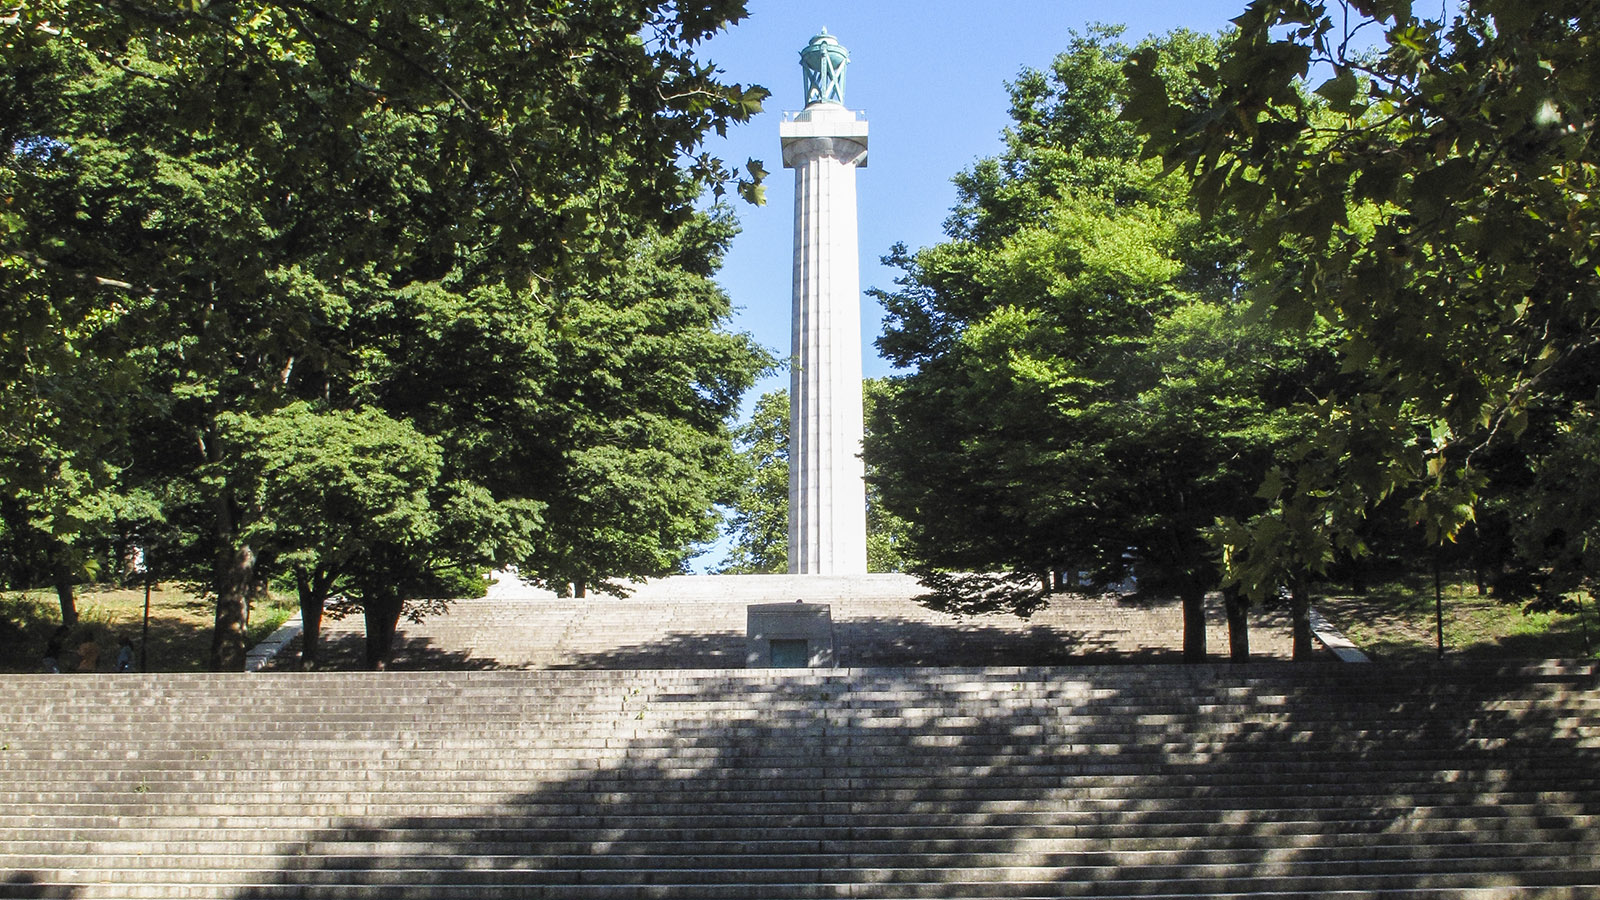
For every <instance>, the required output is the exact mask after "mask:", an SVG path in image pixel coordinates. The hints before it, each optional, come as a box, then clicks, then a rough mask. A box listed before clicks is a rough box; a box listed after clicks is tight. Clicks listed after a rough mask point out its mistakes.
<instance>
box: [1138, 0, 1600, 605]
mask: <svg viewBox="0 0 1600 900" xmlns="http://www.w3.org/2000/svg"><path fill="white" fill-rule="evenodd" d="M1235 23H1236V24H1237V25H1238V30H1237V32H1236V33H1235V34H1234V35H1233V36H1231V37H1230V38H1229V39H1228V40H1226V41H1225V42H1224V44H1223V47H1222V50H1221V53H1220V54H1219V57H1218V59H1217V61H1216V63H1215V64H1214V65H1207V66H1203V67H1200V68H1199V69H1198V70H1197V72H1196V74H1195V84H1189V83H1178V82H1176V81H1174V79H1172V78H1171V77H1170V75H1169V74H1168V73H1166V72H1165V71H1164V70H1163V69H1162V61H1161V59H1160V57H1159V56H1158V55H1156V54H1153V53H1149V52H1144V53H1141V54H1140V55H1138V56H1137V57H1136V58H1135V59H1134V60H1133V62H1132V65H1131V66H1130V67H1129V77H1130V81H1131V84H1132V86H1133V92H1132V98H1133V99H1132V100H1131V102H1130V104H1129V114H1130V116H1131V117H1132V118H1133V119H1135V120H1137V121H1138V123H1139V127H1140V129H1141V131H1142V132H1143V133H1144V134H1145V135H1146V136H1147V143H1146V145H1145V146H1146V152H1147V154H1149V155H1152V156H1156V157H1159V158H1160V159H1161V160H1162V161H1163V162H1164V164H1165V166H1166V167H1167V168H1168V169H1172V170H1176V171H1181V172H1182V173H1184V174H1185V175H1186V176H1187V177H1188V178H1189V179H1191V183H1192V192H1193V195H1194V197H1195V199H1196V202H1197V204H1198V205H1199V207H1200V208H1201V209H1203V210H1207V211H1212V210H1222V211H1228V212H1230V213H1231V214H1234V215H1238V216H1240V217H1243V218H1246V219H1249V220H1252V221H1258V222H1260V223H1261V226H1262V227H1260V228H1258V229H1255V230H1253V231H1251V232H1249V234H1248V240H1249V244H1248V249H1249V261H1250V268H1251V270H1252V272H1254V273H1255V274H1256V276H1257V277H1258V278H1259V284H1260V287H1259V289H1258V290H1257V291H1256V292H1255V295H1254V296H1255V303H1256V305H1257V307H1258V308H1259V310H1260V311H1261V312H1262V313H1263V314H1266V315H1269V316H1270V317H1271V318H1272V319H1273V320H1274V321H1276V322H1278V323H1280V324H1282V325H1286V326H1291V327H1308V326H1310V325H1311V324H1312V323H1315V322H1321V323H1324V324H1325V325H1326V326H1327V327H1329V328H1331V329H1333V330H1335V331H1336V332H1337V333H1338V335H1339V344H1338V351H1339V354H1340V358H1341V361H1342V364H1343V367H1344V368H1345V370H1346V371H1350V372H1359V373H1361V374H1362V376H1363V377H1362V378H1361V379H1359V380H1356V381H1351V382H1330V383H1329V385H1328V390H1326V391H1324V392H1323V393H1322V394H1321V395H1320V396H1319V397H1318V398H1316V402H1315V404H1313V405H1310V406H1309V407H1308V408H1309V409H1310V410H1311V412H1312V413H1313V419H1314V421H1315V422H1316V423H1317V427H1316V428H1315V429H1314V431H1313V432H1312V433H1311V434H1310V435H1309V437H1308V438H1307V439H1306V440H1304V441H1302V442H1300V443H1299V444H1298V446H1297V447H1296V449H1295V450H1294V452H1293V454H1292V464H1290V465H1287V466H1285V467H1284V468H1283V469H1282V470H1281V471H1279V472H1277V473H1275V474H1274V476H1273V478H1272V479H1271V480H1270V481H1269V482H1268V483H1267V485H1266V486H1265V488H1264V490H1263V493H1264V495H1266V496H1267V497H1268V498H1269V499H1270V500H1271V504H1272V505H1271V508H1270V509H1268V510H1266V511H1265V512H1263V513H1261V514H1259V515H1256V516H1253V517H1248V518H1244V519H1238V520H1234V521H1232V522H1229V523H1227V526H1226V527H1225V528H1224V529H1222V531H1221V533H1220V537H1221V542H1222V544H1223V549H1224V551H1225V553H1226V556H1227V559H1228V564H1229V569H1230V572H1231V575H1232V577H1233V578H1234V579H1236V580H1237V581H1239V582H1240V583H1241V584H1243V585H1244V586H1246V587H1247V588H1250V589H1251V590H1254V591H1256V592H1261V591H1263V590H1265V589H1267V588H1268V586H1270V585H1271V584H1273V583H1275V582H1278V581H1280V580H1281V579H1283V578H1285V577H1286V575H1287V573H1291V572H1294V571H1297V570H1299V571H1306V570H1310V571H1320V570H1322V569H1324V568H1325V567H1326V566H1327V564H1328V562H1329V561H1330V560H1332V559H1333V558H1334V557H1335V556H1336V555H1337V554H1340V553H1344V552H1359V551H1360V550H1361V549H1362V548H1361V539H1360V530H1361V527H1362V523H1363V522H1364V521H1365V519H1366V517H1367V516H1368V515H1369V514H1370V513H1371V511H1372V510H1373V509H1374V508H1375V507H1376V505H1377V504H1379V503H1380V502H1382V501H1384V500H1385V498H1389V497H1400V498H1404V499H1405V500H1406V501H1407V509H1408V514H1409V517H1410V518H1411V520H1412V521H1415V522H1417V523H1419V524H1421V525H1422V526H1424V527H1425V528H1426V529H1427V531H1428V533H1429V535H1430V539H1431V540H1432V541H1433V542H1435V543H1437V542H1439V541H1443V540H1448V539H1452V538H1454V537H1455V536H1456V535H1457V534H1459V533H1460V532H1461V531H1462V530H1463V528H1466V527H1468V526H1469V523H1471V522H1472V521H1473V520H1474V519H1475V518H1476V517H1477V516H1478V514H1479V511H1480V510H1481V509H1482V508H1483V507H1484V504H1485V501H1490V502H1491V505H1492V502H1493V500H1494V498H1496V497H1500V498H1506V497H1508V493H1507V492H1511V491H1512V489H1513V487H1514V486H1515V484H1516V482H1518V481H1519V480H1526V479H1527V477H1528V473H1529V471H1530V469H1532V470H1535V471H1538V472H1539V473H1541V479H1542V480H1545V481H1546V483H1548V477H1549V472H1550V467H1551V466H1552V465H1556V464H1557V463H1556V460H1560V461H1561V462H1560V463H1559V465H1561V466H1562V467H1563V468H1564V470H1565V472H1566V476H1565V477H1567V478H1569V479H1570V481H1569V483H1570V484H1572V485H1581V484H1587V483H1592V482H1593V477H1592V476H1593V474H1594V472H1595V467H1596V465H1597V463H1600V460H1597V459H1596V458H1595V457H1593V456H1592V455H1590V454H1588V453H1587V451H1585V450H1582V449H1580V448H1581V446H1582V441H1581V440H1574V439H1573V438H1572V436H1573V435H1575V434H1578V433H1581V429H1582V427H1583V423H1586V422H1587V421H1588V420H1589V419H1590V418H1591V417H1592V413H1593V409H1594V403H1595V402H1596V388H1597V387H1600V384H1597V383H1596V379H1595V374H1594V373H1596V372H1600V366H1597V365H1596V362H1597V359H1596V349H1597V335H1600V330H1597V321H1600V269H1597V267H1596V257H1595V252H1596V243H1595V239H1594V236H1595V235H1596V234H1597V233H1600V205H1597V203H1596V199H1595V198H1596V194H1595V188H1596V186H1597V178H1600V169H1597V165H1596V163H1597V157H1596V143H1595V137H1594V134H1595V123H1596V121H1597V118H1600V105H1597V104H1600V101H1597V100H1596V92H1595V90H1594V88H1595V86H1596V85H1597V84H1600V54H1597V53H1596V52H1595V51H1596V45H1595V42H1596V41H1597V40H1600V38H1597V35H1600V9H1597V8H1596V6H1595V5H1594V4H1593V3H1590V2H1587V0H1554V2H1547V3H1537V4H1532V3H1524V2H1518V0H1471V2H1467V3H1464V4H1462V5H1461V6H1460V8H1459V11H1458V12H1457V13H1455V14H1454V15H1451V16H1448V17H1446V16H1445V14H1444V11H1443V10H1441V17H1440V18H1439V19H1429V18H1427V17H1426V15H1425V14H1420V13H1419V12H1417V11H1414V8H1413V4H1411V3H1407V2H1395V0H1346V2H1338V3H1302V2H1274V0H1257V2H1254V3H1252V4H1250V6H1249V7H1248V8H1247V9H1246V10H1245V12H1244V13H1243V15H1241V16H1240V17H1239V18H1238V19H1236V20H1235ZM1362 35H1367V36H1371V37H1376V38H1378V44H1377V46H1376V47H1375V48H1373V49H1371V50H1358V49H1357V46H1358V44H1359V41H1358V40H1357V38H1359V37H1360V36H1362ZM1313 77H1314V79H1315V83H1316V87H1315V89H1314V90H1311V89H1309V87H1308V86H1306V80H1307V79H1311V78H1313ZM1530 426H1532V429H1533V430H1532V431H1530V430H1529V429H1530ZM1497 483H1498V486H1497ZM1523 496H1527V495H1525V494H1524V495H1523ZM1512 507H1513V508H1512V509H1511V510H1510V511H1509V512H1508V513H1507V514H1508V515H1509V516H1510V517H1511V518H1512V519H1514V520H1522V521H1524V525H1521V526H1517V529H1518V530H1520V531H1521V532H1522V533H1523V534H1524V535H1525V536H1529V535H1533V534H1543V535H1545V539H1547V540H1550V541H1553V542H1555V543H1556V544H1561V543H1565V542H1566V541H1568V540H1577V541H1579V542H1580V543H1581V541H1582V540H1583V538H1582V537H1581V536H1580V535H1581V534H1582V533H1583V532H1582V530H1581V529H1571V528H1568V527H1565V526H1557V525H1555V524H1554V519H1556V518H1559V517H1560V513H1556V514H1555V515H1552V514H1551V513H1552V511H1551V510H1548V509H1541V508H1539V507H1540V504H1535V505H1534V506H1523V505H1521V504H1515V503H1513V504H1512ZM1530 517H1531V518H1530ZM1540 523H1542V524H1540ZM1524 546H1525V547H1526V546H1527V544H1526V540H1525V541H1524ZM1540 555H1542V554H1540ZM1555 555H1556V556H1558V557H1561V558H1562V559H1565V560H1567V561H1569V562H1571V561H1575V560H1577V559H1579V558H1580V557H1581V556H1582V554H1581V553H1580V554H1566V555H1564V556H1563V554H1561V553H1557V554H1555Z"/></svg>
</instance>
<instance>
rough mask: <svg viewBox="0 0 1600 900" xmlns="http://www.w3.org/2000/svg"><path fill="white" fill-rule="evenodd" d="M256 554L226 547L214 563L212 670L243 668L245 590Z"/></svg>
mask: <svg viewBox="0 0 1600 900" xmlns="http://www.w3.org/2000/svg"><path fill="white" fill-rule="evenodd" d="M255 566H256V554H255V551H254V550H252V549H251V548H249V547H239V548H238V549H236V550H231V551H225V552H224V554H223V558H222V559H221V560H219V561H218V564H217V576H216V590H217V618H216V627H215V628H213V629H212V632H211V671H213V672H243V671H244V656H245V646H244V605H245V594H246V592H247V591H248V590H249V589H250V582H251V580H252V579H253V578H254V575H255Z"/></svg>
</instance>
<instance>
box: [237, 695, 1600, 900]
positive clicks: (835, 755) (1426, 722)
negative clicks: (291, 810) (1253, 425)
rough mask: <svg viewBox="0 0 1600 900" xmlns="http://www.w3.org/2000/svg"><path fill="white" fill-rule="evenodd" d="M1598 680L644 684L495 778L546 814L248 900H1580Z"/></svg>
mask: <svg viewBox="0 0 1600 900" xmlns="http://www.w3.org/2000/svg"><path fill="white" fill-rule="evenodd" d="M1595 686H1596V679H1595V673H1594V670H1593V669H1592V668H1587V667H1571V668H1567V669H1559V670H1550V669H1545V670H1530V671H1526V672H1523V671H1519V670H1515V669H1501V670H1496V671H1493V672H1482V671H1470V670H1467V669H1463V668H1443V669H1440V668H1418V669H1404V670H1381V669H1378V668H1376V667H1348V666H1344V667H1323V666H1306V665H1301V666H1295V667H1290V666H1284V665H1258V666H1251V667H1226V666H1201V667H1150V668H1145V669H1137V670H1136V669H1127V668H1103V669H1096V668H1080V669H1072V670H1061V669H1048V668H1045V669H1008V670H989V671H985V672H979V671H967V670H921V671H919V672H906V671H894V670H876V671H861V670H857V671H853V672H824V673H817V672H807V673H797V672H785V673H780V674H770V673H749V672H743V673H699V674H697V675H696V676H694V678H693V679H692V680H682V679H672V678H666V679H663V678H661V677H660V675H659V674H651V673H630V677H629V678H626V679H612V680H603V681H598V682H596V684H595V691H596V692H595V694H594V695H593V696H587V697H586V696H583V691H582V690H577V691H575V692H574V693H573V694H572V695H571V696H570V697H568V698H567V700H566V702H567V704H568V709H569V711H571V712H573V713H574V715H573V716H572V717H569V718H567V719H562V718H559V717H556V718H549V719H544V720H541V721H540V722H539V723H538V724H537V725H536V726H535V725H533V724H528V723H523V724H522V726H521V728H522V731H520V732H519V733H521V734H526V733H527V732H528V731H529V730H530V729H532V730H533V731H535V732H536V733H537V734H538V735H539V737H540V739H541V740H542V741H543V744H542V746H545V747H546V748H547V749H546V750H545V751H544V752H543V753H542V754H540V755H539V756H537V757H530V758H529V759H528V761H527V768H526V771H524V772H522V773H520V774H519V775H518V776H517V777H515V778H509V777H503V778H502V781H503V783H504V784H506V785H507V786H508V787H509V786H512V785H514V784H523V785H525V786H526V789H525V790H511V791H508V792H507V793H506V795H505V796H504V797H502V798H500V799H499V800H497V801H489V802H482V803H478V804H472V803H465V802H462V803H456V804H454V805H452V804H449V803H441V804H440V811H439V812H438V814H428V815H415V816H400V817H391V818H385V819H377V820H369V819H361V818H359V817H350V818H348V819H345V820H341V821H340V822H338V823H336V824H334V825H333V826H332V827H329V828H324V829H319V830H314V831H310V832H308V833H307V834H306V835H305V837H304V839H303V840H301V841H298V842H296V843H295V844H293V845H290V846H285V847H283V848H282V851H281V853H282V857H283V862H282V865H281V867H280V868H279V869H278V870H277V871H275V872H272V873H267V874H264V875H260V876H255V877H257V878H259V879H262V880H260V881H259V883H258V885H259V886H256V887H249V888H245V889H242V890H240V891H239V892H238V893H236V894H235V895H234V896H235V897H237V898H240V900H268V898H283V897H291V896H294V897H298V896H313V895H314V896H318V897H328V898H335V897H344V896H350V897H355V896H369V895H374V892H379V891H381V893H382V895H383V896H384V897H392V898H419V900H420V898H425V897H426V898H435V900H437V898H441V897H457V896H460V897H468V896H470V897H474V898H483V900H494V898H501V897H505V898H512V897H516V898H525V897H540V898H600V897H635V896H639V897H644V896H648V897H656V898H679V897H682V898H689V897H695V898H709V897H730V898H731V897H749V896H783V897H884V898H888V897H911V896H915V897H951V898H956V897H973V896H1016V897H1022V896H1029V897H1032V896H1091V895H1092V896H1110V895H1131V894H1140V895H1144V894H1169V893H1182V892H1189V893H1193V894H1197V895H1198V894H1209V895H1218V894H1230V895H1231V894H1235V893H1245V892H1249V891H1262V892H1266V891H1273V892H1276V893H1275V894H1274V896H1287V897H1304V898H1309V897H1313V896H1318V895H1321V894H1322V893H1324V892H1326V891H1329V890H1333V889H1334V888H1337V889H1338V890H1341V891H1349V892H1351V893H1350V896H1379V895H1384V896H1387V895H1388V893H1386V892H1390V891H1393V892H1397V893H1396V896H1401V895H1404V896H1408V897H1409V896H1419V897H1421V896H1426V897H1429V898H1443V897H1451V896H1459V895H1460V893H1461V892H1465V891H1466V890H1467V889H1468V888H1472V887H1493V888H1494V889H1496V890H1499V891H1501V892H1502V893H1503V895H1504V896H1508V897H1509V896H1539V893H1538V892H1539V891H1540V890H1542V889H1545V888H1549V889H1551V890H1552V891H1557V890H1558V889H1559V888H1560V887H1561V886H1563V885H1565V886H1578V887H1576V888H1573V890H1571V891H1569V892H1567V893H1552V894H1551V896H1582V895H1583V890H1585V889H1588V888H1591V887H1594V886H1600V857H1597V855H1596V851H1595V849H1594V847H1595V846H1596V844H1595V840H1596V838H1597V837H1600V818H1597V817H1600V752H1597V749H1596V746H1595V741H1594V737H1593V734H1592V729H1589V730H1588V731H1585V729H1584V728H1582V727H1579V726H1575V725H1574V722H1573V714H1574V711H1575V710H1578V709H1583V708H1585V707H1584V705H1583V701H1581V700H1574V699H1573V696H1572V695H1571V693H1570V692H1571V691H1573V690H1580V691H1581V690H1587V691H1591V692H1592V691H1593V690H1594V688H1595ZM508 688H509V685H508ZM619 692H620V693H619ZM619 697H620V702H617V701H618V700H619ZM600 709H605V710H609V711H610V712H609V713H608V714H605V715H601V714H598V713H596V712H595V711H596V710H600ZM635 710H637V712H635ZM597 733H603V734H606V735H609V736H610V737H609V739H608V740H606V741H605V742H603V743H602V744H598V745H597V744H595V742H594V741H593V740H592V738H593V737H594V736H595V735H596V734H597ZM564 742H566V743H564ZM563 747H565V748H566V749H562V748H563ZM492 762H493V760H491V759H484V760H481V761H480V765H482V766H489V765H490V764H492ZM407 776H408V777H409V779H410V781H411V783H410V784H409V785H408V788H409V789H411V790H414V791H417V792H432V791H438V790H445V789H448V788H449V786H450V784H451V782H452V779H453V778H459V777H461V776H459V775H456V774H452V773H450V772H447V771H444V770H433V771H429V770H427V769H425V768H424V769H420V770H418V771H416V772H408V773H407ZM390 848H393V849H390ZM1519 889H1526V893H1519ZM1406 891H1417V892H1423V893H1418V894H1405V893H1404V892H1406ZM1430 891H1431V892H1432V893H1428V892H1430ZM1500 895H1501V894H1496V896H1500Z"/></svg>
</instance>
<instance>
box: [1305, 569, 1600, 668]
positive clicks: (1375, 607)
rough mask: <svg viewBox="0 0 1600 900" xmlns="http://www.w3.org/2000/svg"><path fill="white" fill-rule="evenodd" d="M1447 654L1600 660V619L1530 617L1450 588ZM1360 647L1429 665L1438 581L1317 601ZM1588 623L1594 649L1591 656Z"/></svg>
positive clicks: (1467, 588)
mask: <svg viewBox="0 0 1600 900" xmlns="http://www.w3.org/2000/svg"><path fill="white" fill-rule="evenodd" d="M1443 600H1444V646H1445V654H1446V656H1448V657H1467V658H1477V659H1583V658H1585V657H1594V656H1595V655H1596V653H1597V652H1600V616H1597V612H1596V606H1595V603H1594V601H1593V600H1592V599H1589V598H1586V599H1585V600H1584V616H1583V617H1580V616H1579V615H1576V614H1572V613H1543V612H1536V613H1524V612H1523V611H1522V607H1521V606H1520V605H1517V604H1508V603H1501V602H1499V601H1498V600H1496V599H1495V598H1493V597H1489V596H1484V595H1481V594H1479V593H1478V591H1477V588H1476V587H1474V586H1473V584H1472V583H1471V582H1465V583H1463V582H1458V581H1454V580H1447V581H1446V582H1445V584H1444V590H1443ZM1314 603H1315V605H1316V607H1317V609H1318V610H1320V611H1321V612H1322V614H1323V615H1324V616H1326V617H1327V618H1328V620H1329V621H1331V622H1332V623H1333V624H1334V625H1335V626H1337V627H1338V628H1339V629H1340V630H1341V631H1343V632H1344V634H1345V637H1348V638H1349V639H1350V640H1351V641H1352V642H1353V643H1355V645H1356V646H1358V647H1360V648H1361V649H1362V650H1364V651H1365V652H1366V653H1367V655H1369V656H1371V657H1372V658H1373V659H1377V660H1396V661H1400V660H1425V659H1434V658H1436V657H1437V654H1438V649H1437V648H1438V638H1437V629H1436V625H1435V618H1434V591H1433V579H1432V578H1431V577H1428V576H1420V575H1419V576H1414V577H1410V578H1405V579H1402V580H1400V581H1395V582H1390V583H1388V584H1383V585H1380V586H1378V587H1376V588H1374V589H1372V590H1369V591H1368V592H1367V593H1366V594H1364V595H1361V596H1352V595H1350V594H1334V595H1332V596H1326V597H1318V598H1316V600H1315V601H1314ZM1585 618H1586V619H1587V625H1588V631H1589V645H1588V649H1587V650H1585V641H1584V625H1585Z"/></svg>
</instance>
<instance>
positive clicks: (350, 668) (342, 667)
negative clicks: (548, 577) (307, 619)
mask: <svg viewBox="0 0 1600 900" xmlns="http://www.w3.org/2000/svg"><path fill="white" fill-rule="evenodd" d="M304 643H305V642H304V639H303V635H296V636H295V637H294V638H293V639H292V640H290V641H289V642H288V643H286V644H284V645H283V649H282V650H280V651H278V655H276V656H274V657H272V659H270V660H268V661H267V662H266V663H265V664H263V665H262V667H261V671H263V672H295V671H299V669H300V652H301V648H302V647H303V646H304ZM366 660H367V644H366V634H365V633H364V632H361V631H344V630H340V631H324V632H323V633H322V638H321V640H319V641H318V642H317V668H318V670H321V671H334V672H359V671H362V670H364V669H366V667H367V662H366ZM384 668H386V669H388V670H390V671H398V672H426V671H445V672H476V671H486V670H490V669H506V668H514V667H512V666H507V665H505V664H503V663H501V662H500V661H499V660H497V659H494V658H493V657H487V656H477V655H474V654H473V652H472V650H471V649H470V648H466V649H463V648H459V647H446V646H443V645H441V644H440V643H439V642H438V641H436V640H435V639H433V638H431V637H429V636H427V635H423V634H417V633H414V632H412V633H408V632H406V631H405V630H404V629H401V630H398V631H396V632H395V637H394V646H393V650H392V652H391V654H390V657H389V661H388V662H387V663H386V664H385V666H384Z"/></svg>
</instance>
